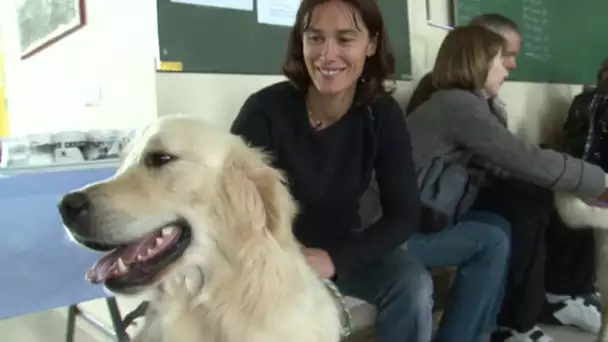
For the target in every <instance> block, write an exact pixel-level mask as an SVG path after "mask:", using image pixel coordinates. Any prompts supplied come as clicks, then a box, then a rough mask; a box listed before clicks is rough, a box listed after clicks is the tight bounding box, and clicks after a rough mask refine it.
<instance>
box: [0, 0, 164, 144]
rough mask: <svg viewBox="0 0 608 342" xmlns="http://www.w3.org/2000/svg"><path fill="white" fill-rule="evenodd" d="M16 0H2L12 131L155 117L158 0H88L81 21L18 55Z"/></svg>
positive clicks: (127, 123) (126, 123) (125, 123)
mask: <svg viewBox="0 0 608 342" xmlns="http://www.w3.org/2000/svg"><path fill="white" fill-rule="evenodd" d="M15 2H16V0H11V1H5V0H2V1H0V20H2V23H3V26H4V27H5V29H6V32H5V37H6V42H5V47H6V49H5V50H6V52H7V56H6V69H7V70H6V74H7V91H8V94H7V95H8V98H9V102H8V110H9V115H10V128H11V132H10V133H11V135H16V134H22V133H31V132H48V131H58V130H71V129H90V128H124V127H131V126H140V125H141V124H143V123H145V122H148V121H149V120H151V119H153V118H154V117H156V101H155V91H156V88H155V82H156V77H155V62H154V50H155V47H154V44H155V42H156V26H155V25H156V22H155V19H154V18H155V7H154V6H151V4H152V3H155V2H153V1H149V0H129V1H124V0H87V1H86V12H87V24H86V26H85V27H83V28H82V29H80V30H78V31H76V32H75V33H73V34H72V35H70V36H67V37H66V38H64V39H62V40H60V41H59V42H57V43H55V44H53V45H51V46H49V47H48V48H47V49H45V50H43V51H41V52H40V53H38V54H36V55H34V56H32V57H31V58H29V59H26V60H23V61H22V60H20V57H19V51H18V48H19V45H18V44H19V43H18V41H17V37H18V36H17V31H16V30H17V26H16V11H15V9H14V8H13V7H11V6H13V5H14V3H15Z"/></svg>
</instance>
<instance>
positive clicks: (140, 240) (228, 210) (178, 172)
mask: <svg viewBox="0 0 608 342" xmlns="http://www.w3.org/2000/svg"><path fill="white" fill-rule="evenodd" d="M295 210H296V208H295V205H294V203H293V201H292V199H291V197H290V195H289V193H288V191H287V188H286V187H285V186H284V184H283V178H282V176H281V174H280V173H279V172H278V171H277V170H275V169H273V168H272V167H270V166H269V164H268V163H267V161H266V158H265V156H264V154H263V153H261V152H260V151H257V150H255V149H252V148H249V147H248V146H247V145H246V144H245V143H244V142H243V141H242V140H241V139H240V138H239V137H237V136H234V135H232V134H229V133H225V132H221V131H219V130H216V129H213V128H211V127H210V126H208V125H206V124H205V123H204V122H203V121H202V120H200V119H198V118H193V117H187V116H167V117H162V118H160V119H158V120H157V121H156V122H155V123H153V124H152V125H150V126H149V127H147V128H146V129H144V130H143V131H142V132H141V133H140V134H139V135H138V136H137V137H136V138H135V139H134V140H133V141H132V144H131V146H130V147H129V151H128V153H127V154H126V155H125V158H124V160H123V162H122V165H121V167H120V169H119V170H118V172H117V173H116V175H115V176H114V177H112V178H110V179H108V180H105V181H102V182H99V183H95V184H91V185H88V186H86V187H84V188H82V189H79V190H76V191H73V192H70V193H68V194H66V195H65V196H64V197H63V198H62V199H61V201H60V203H59V211H60V213H61V216H62V219H63V222H64V224H65V226H66V227H67V230H68V232H69V233H70V235H71V236H72V237H73V239H74V240H76V241H77V242H79V243H80V244H82V245H84V246H87V247H89V248H91V249H94V250H99V251H106V252H108V254H107V255H106V256H104V257H103V258H102V259H101V260H99V261H98V262H97V263H96V264H95V265H94V266H93V267H92V268H91V270H89V272H88V273H87V278H88V279H89V280H90V281H91V282H94V283H103V284H105V286H106V287H107V288H108V289H109V290H110V291H113V292H118V293H135V292H139V291H142V290H143V289H145V288H147V287H150V286H154V285H158V284H160V283H162V282H163V281H164V280H167V278H168V277H171V276H173V275H175V274H176V273H179V272H180V270H185V269H186V268H189V269H190V268H192V267H198V268H200V269H201V271H203V273H204V271H205V268H206V267H213V266H212V265H213V264H214V262H215V261H217V260H218V259H223V260H224V261H229V260H230V259H231V258H238V257H239V254H240V253H239V252H240V250H241V249H242V248H243V246H244V245H245V244H247V243H248V242H249V243H251V241H258V242H259V241H264V240H266V241H269V240H274V241H278V242H279V243H280V241H281V240H282V239H290V238H291V222H292V218H293V216H294V215H295ZM205 275H206V274H205Z"/></svg>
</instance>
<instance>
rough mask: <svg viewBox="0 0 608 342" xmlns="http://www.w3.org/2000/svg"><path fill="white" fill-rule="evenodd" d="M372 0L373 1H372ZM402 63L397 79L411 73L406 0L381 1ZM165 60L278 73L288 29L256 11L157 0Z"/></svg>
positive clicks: (192, 67) (184, 67)
mask: <svg viewBox="0 0 608 342" xmlns="http://www.w3.org/2000/svg"><path fill="white" fill-rule="evenodd" d="M370 1H372V0H370ZM377 1H379V3H380V6H381V9H382V12H383V14H384V17H385V21H386V24H387V29H388V32H389V34H390V38H391V41H392V44H393V48H394V50H395V54H396V56H395V58H396V59H397V74H396V75H395V77H396V78H397V79H398V80H403V79H409V78H410V75H411V59H410V58H411V57H410V36H409V24H408V11H407V0H377ZM157 10H158V39H159V47H160V59H161V61H164V62H178V63H181V67H180V69H181V70H180V71H183V72H193V73H223V74H258V75H264V74H266V75H278V74H280V73H281V66H282V65H283V60H284V57H285V47H286V43H287V36H288V33H289V29H290V28H289V27H285V26H275V25H266V24H259V23H258V21H257V13H256V11H255V8H254V10H253V11H243V10H232V9H225V8H218V7H209V6H200V5H192V4H184V3H179V2H173V1H171V0H157Z"/></svg>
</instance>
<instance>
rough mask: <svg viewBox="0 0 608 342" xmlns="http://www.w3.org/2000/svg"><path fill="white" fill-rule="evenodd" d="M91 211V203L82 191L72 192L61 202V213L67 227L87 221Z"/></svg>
mask: <svg viewBox="0 0 608 342" xmlns="http://www.w3.org/2000/svg"><path fill="white" fill-rule="evenodd" d="M90 211H91V201H90V200H89V197H88V196H87V194H85V193H84V192H81V191H76V192H70V193H69V194H67V195H65V196H63V198H62V199H61V201H60V202H59V213H61V217H62V218H63V222H64V223H65V224H66V225H71V224H75V223H77V222H79V221H80V222H81V221H82V220H83V219H86V218H87V217H88V216H89V214H90Z"/></svg>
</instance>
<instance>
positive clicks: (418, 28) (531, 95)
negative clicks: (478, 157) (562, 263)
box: [0, 0, 581, 141]
mask: <svg viewBox="0 0 608 342" xmlns="http://www.w3.org/2000/svg"><path fill="white" fill-rule="evenodd" d="M431 2H432V4H433V7H432V8H431V13H432V18H433V20H434V21H436V22H439V23H447V22H448V20H447V8H448V7H447V6H448V1H446V0H434V1H431ZM3 3H6V2H3ZM87 6H88V16H89V22H88V24H87V26H86V27H85V28H83V29H82V30H81V31H79V32H77V33H75V34H74V35H73V36H71V37H69V38H66V39H65V40H64V41H62V42H59V43H57V44H56V45H54V46H52V47H50V48H49V49H47V50H45V51H43V52H42V53H41V54H40V55H37V56H34V57H33V58H32V59H30V60H26V61H19V60H18V58H16V57H15V56H14V55H13V56H8V58H7V59H8V60H9V61H7V69H8V70H7V78H8V81H7V82H8V85H9V87H8V89H9V94H8V96H9V111H10V118H11V120H10V122H11V133H12V134H19V133H24V132H36V131H48V130H58V129H79V128H91V127H95V128H100V127H129V126H141V125H143V124H145V123H146V122H148V121H149V120H150V119H151V118H152V117H154V116H155V115H156V112H157V110H158V112H159V113H160V114H161V115H162V114H167V113H176V112H190V113H197V114H200V115H203V116H207V117H210V118H211V119H212V120H214V121H215V122H216V123H217V124H218V125H220V126H222V127H228V126H229V124H230V122H231V121H232V119H233V118H234V116H235V115H236V113H237V111H238V109H239V107H240V105H241V104H242V102H243V101H244V100H245V98H246V97H247V96H248V95H249V94H250V93H252V92H254V91H255V90H257V89H259V88H261V87H263V86H265V85H268V84H271V83H273V82H276V81H279V80H281V79H282V77H280V76H244V75H202V74H174V73H158V74H157V73H155V72H154V62H153V57H154V56H155V54H156V53H157V52H156V51H155V49H156V46H157V45H156V41H155V39H156V38H155V27H156V19H155V2H153V1H146V0H131V1H121V0H104V1H95V0H89V1H87ZM117 9H120V10H117ZM409 11H410V13H409V22H410V30H411V39H410V40H411V44H412V53H413V55H412V65H413V72H414V75H413V79H414V81H412V82H399V84H398V91H397V94H396V97H397V99H398V100H399V101H400V102H401V103H403V104H405V102H406V101H407V98H408V97H409V94H410V93H411V91H412V88H413V86H414V85H415V82H416V81H417V80H418V78H419V77H420V76H421V75H422V74H423V73H425V72H426V71H428V70H429V69H430V68H431V66H432V64H433V61H434V58H435V54H436V52H437V48H438V46H439V44H440V42H441V40H442V39H443V37H444V35H445V31H444V30H442V29H439V28H433V27H430V26H428V25H427V23H426V8H425V1H420V0H409ZM2 12H3V13H6V11H0V13H2ZM194 34H195V33H194ZM394 39H396V38H394ZM13 45H14V44H13ZM9 50H11V49H9ZM12 50H13V51H14V50H15V49H14V46H13V49H12ZM580 89H581V87H580V86H568V85H548V84H529V83H517V82H508V83H507V84H505V86H504V87H503V90H502V94H501V97H502V99H503V100H504V101H505V102H506V103H507V109H508V112H509V116H510V127H511V128H512V129H513V130H514V131H516V132H517V133H518V134H522V135H523V136H526V137H528V138H529V139H530V140H532V141H540V140H543V139H544V138H546V137H548V136H551V135H552V133H553V132H555V131H556V129H558V128H559V125H560V124H561V122H562V120H563V117H564V114H565V112H566V109H567V106H568V103H569V101H570V100H571V99H572V97H573V96H574V95H575V94H576V93H578V92H579V91H580ZM96 94H98V95H99V96H97V95H96ZM155 97H156V100H155V99H154V98H155ZM32 99H36V100H35V101H32Z"/></svg>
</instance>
